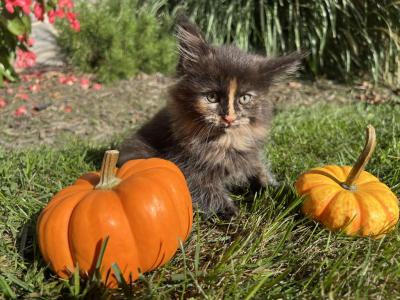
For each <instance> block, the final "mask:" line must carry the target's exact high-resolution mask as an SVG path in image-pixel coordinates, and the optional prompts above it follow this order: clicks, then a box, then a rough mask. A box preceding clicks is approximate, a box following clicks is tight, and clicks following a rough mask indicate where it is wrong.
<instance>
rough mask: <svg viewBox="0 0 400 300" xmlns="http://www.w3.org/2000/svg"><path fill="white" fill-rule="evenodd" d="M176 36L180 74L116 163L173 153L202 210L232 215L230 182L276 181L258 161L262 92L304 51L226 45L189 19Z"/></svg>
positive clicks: (265, 110)
mask: <svg viewBox="0 0 400 300" xmlns="http://www.w3.org/2000/svg"><path fill="white" fill-rule="evenodd" d="M177 38H178V42H179V52H180V58H179V63H178V66H177V74H178V78H177V79H178V80H177V82H176V83H175V84H174V86H172V88H171V89H170V96H171V97H170V99H169V102H168V104H167V106H166V107H165V108H163V109H161V110H160V111H159V112H158V113H157V114H156V115H155V116H154V117H153V119H151V120H150V121H149V122H148V123H146V124H144V126H143V127H142V128H140V129H139V131H138V132H137V133H136V134H135V135H134V136H133V137H131V138H129V139H127V140H126V141H125V142H124V143H123V144H122V146H121V149H120V152H121V156H120V160H119V164H121V163H123V162H125V161H127V160H129V159H137V158H148V157H160V158H164V159H168V160H171V161H173V162H174V163H176V164H177V165H178V166H179V167H180V168H181V170H182V171H183V173H184V174H185V176H186V179H187V182H188V184H189V189H190V191H191V194H192V198H193V202H194V204H196V205H197V207H198V208H199V209H200V210H202V211H204V212H205V213H206V214H212V213H217V214H220V215H222V216H223V217H231V216H234V215H235V214H236V213H237V208H236V206H235V204H234V203H233V201H232V200H231V198H230V197H229V190H230V189H232V188H234V187H240V186H246V185H248V184H250V183H251V184H252V185H253V186H257V187H259V188H261V187H265V186H266V185H268V184H273V183H274V179H273V177H272V176H271V175H270V173H269V171H268V170H267V168H266V166H265V163H264V162H263V145H264V143H265V140H266V135H267V129H268V123H269V121H270V119H271V111H272V105H271V103H270V102H269V100H268V98H265V94H266V92H267V90H268V88H269V86H270V85H271V84H272V83H273V82H274V81H275V80H276V79H277V78H279V77H282V76H283V75H285V74H288V73H292V72H294V71H295V70H296V69H297V67H298V65H299V62H300V59H301V58H302V55H301V54H299V53H292V54H289V55H287V56H283V57H278V58H273V59H268V58H265V57H263V56H259V55H254V54H248V53H245V52H243V51H241V50H239V49H238V48H236V47H235V46H232V45H224V46H221V47H215V46H211V45H209V44H208V43H207V42H206V41H205V40H204V38H203V37H202V34H201V33H200V31H199V29H198V28H197V27H196V26H195V25H194V24H192V23H190V22H189V21H188V20H187V19H182V20H181V22H180V23H179V26H178V30H177Z"/></svg>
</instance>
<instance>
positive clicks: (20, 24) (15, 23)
mask: <svg viewBox="0 0 400 300" xmlns="http://www.w3.org/2000/svg"><path fill="white" fill-rule="evenodd" d="M6 26H7V29H8V30H9V31H10V32H11V33H13V34H15V35H21V34H24V33H25V32H27V31H28V28H27V27H26V26H25V24H24V21H23V20H22V18H20V17H16V18H14V19H9V20H7V21H6Z"/></svg>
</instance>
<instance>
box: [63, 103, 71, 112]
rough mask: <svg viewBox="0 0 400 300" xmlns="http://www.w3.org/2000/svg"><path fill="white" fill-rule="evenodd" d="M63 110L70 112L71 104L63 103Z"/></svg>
mask: <svg viewBox="0 0 400 300" xmlns="http://www.w3.org/2000/svg"><path fill="white" fill-rule="evenodd" d="M64 111H65V112H66V113H70V112H72V106H71V105H69V104H67V105H65V107H64Z"/></svg>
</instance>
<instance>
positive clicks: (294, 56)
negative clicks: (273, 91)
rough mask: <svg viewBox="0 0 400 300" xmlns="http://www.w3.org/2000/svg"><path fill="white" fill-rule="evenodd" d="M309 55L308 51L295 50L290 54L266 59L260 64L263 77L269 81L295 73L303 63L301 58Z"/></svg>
mask: <svg viewBox="0 0 400 300" xmlns="http://www.w3.org/2000/svg"><path fill="white" fill-rule="evenodd" d="M306 56H307V52H293V53H290V54H288V55H284V56H280V57H275V58H271V59H264V61H263V63H262V64H261V66H260V73H261V74H262V76H263V79H264V80H265V81H268V82H276V81H279V80H281V79H282V78H285V77H287V76H289V75H292V74H294V73H295V72H296V71H297V70H298V69H299V68H300V64H301V60H302V59H303V58H304V57H306Z"/></svg>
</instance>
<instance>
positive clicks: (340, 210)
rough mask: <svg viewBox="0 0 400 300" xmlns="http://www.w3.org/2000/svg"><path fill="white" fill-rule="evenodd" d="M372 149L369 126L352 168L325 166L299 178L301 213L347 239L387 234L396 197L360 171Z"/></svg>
mask: <svg viewBox="0 0 400 300" xmlns="http://www.w3.org/2000/svg"><path fill="white" fill-rule="evenodd" d="M375 146H376V136H375V129H374V128H373V127H372V126H371V125H369V126H368V127H367V142H366V144H365V147H364V150H363V152H362V153H361V155H360V157H359V159H358V161H357V162H356V164H355V165H354V167H349V166H343V167H339V166H335V165H328V166H324V167H322V168H315V169H312V170H310V171H308V172H306V173H304V174H302V175H301V176H300V177H299V178H298V180H297V182H296V184H295V187H296V190H297V192H298V194H299V195H301V196H304V198H305V199H304V202H303V206H302V211H303V213H304V214H305V215H307V216H309V217H310V218H312V219H314V220H316V221H319V222H321V223H322V224H324V225H325V226H326V227H328V228H329V229H330V230H343V231H344V232H346V233H347V234H349V235H360V236H374V237H381V236H382V235H383V234H385V233H387V232H388V231H390V230H391V229H392V228H393V226H394V225H395V224H396V223H397V221H398V219H399V205H398V200H397V197H396V195H395V194H394V193H393V192H392V191H391V190H390V189H389V188H388V187H387V186H386V185H385V184H383V183H382V182H380V181H379V179H378V178H376V177H375V176H373V175H371V174H370V173H368V172H366V171H364V168H365V165H366V164H367V163H368V161H369V159H370V158H371V156H372V153H373V151H374V149H375Z"/></svg>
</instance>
